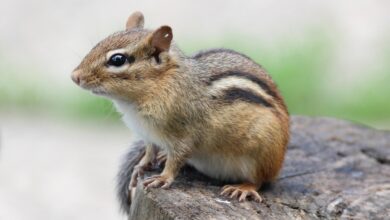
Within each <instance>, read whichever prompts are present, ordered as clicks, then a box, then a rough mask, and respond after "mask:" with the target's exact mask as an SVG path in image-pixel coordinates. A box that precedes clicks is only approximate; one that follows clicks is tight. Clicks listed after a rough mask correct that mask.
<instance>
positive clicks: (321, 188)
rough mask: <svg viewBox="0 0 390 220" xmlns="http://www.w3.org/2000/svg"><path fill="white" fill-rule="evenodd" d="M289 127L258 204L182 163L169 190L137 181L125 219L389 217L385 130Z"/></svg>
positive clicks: (325, 121)
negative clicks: (231, 195)
mask: <svg viewBox="0 0 390 220" xmlns="http://www.w3.org/2000/svg"><path fill="white" fill-rule="evenodd" d="M291 133H292V135H291V140H290V144H289V146H288V151H287V155H286V160H285V164H284V167H283V170H282V172H281V175H280V177H279V178H278V179H277V181H276V182H274V183H272V184H268V185H266V186H264V187H263V188H262V189H261V190H260V193H261V195H262V197H263V199H264V201H263V202H262V203H256V202H253V201H247V202H243V203H239V202H237V201H236V200H230V199H228V198H225V197H222V196H220V195H219V193H220V190H221V186H222V185H223V183H221V182H218V181H216V180H212V179H210V178H207V177H205V176H203V175H202V174H199V173H198V172H196V171H195V170H194V169H192V168H190V167H186V168H184V169H183V170H182V172H181V174H180V175H179V177H178V178H177V179H176V180H175V182H174V184H173V185H172V186H171V188H170V189H167V190H163V189H148V190H147V191H146V190H144V189H143V188H142V186H141V184H138V186H137V189H136V193H135V197H134V199H133V201H132V205H131V208H130V212H129V219H133V220H136V219H386V218H387V219H389V218H390V217H389V215H390V214H389V213H390V132H386V131H378V130H374V129H371V128H368V127H364V126H362V125H356V124H353V123H350V122H346V121H341V120H337V119H331V118H309V117H301V116H295V117H292V126H291ZM140 149H141V150H140ZM138 152H139V154H138V156H137V154H134V158H136V159H135V160H138V159H139V155H141V154H142V148H140V147H138ZM137 158H138V159H137ZM133 164H134V163H133ZM156 173H158V171H157V172H152V173H148V175H151V174H156Z"/></svg>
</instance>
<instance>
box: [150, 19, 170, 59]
mask: <svg viewBox="0 0 390 220" xmlns="http://www.w3.org/2000/svg"><path fill="white" fill-rule="evenodd" d="M172 38H173V35H172V29H171V27H169V26H161V27H160V28H158V29H157V30H155V31H154V32H153V33H152V34H151V37H150V45H151V46H152V47H154V48H155V52H154V55H158V54H160V53H161V52H163V51H169V48H170V47H171V41H172Z"/></svg>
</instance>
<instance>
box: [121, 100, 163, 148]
mask: <svg viewBox="0 0 390 220" xmlns="http://www.w3.org/2000/svg"><path fill="white" fill-rule="evenodd" d="M114 104H115V107H116V108H117V110H118V111H119V112H120V113H122V115H123V116H122V120H123V121H124V123H125V124H126V126H127V127H128V128H130V130H131V131H132V132H134V134H135V135H136V136H138V138H141V139H142V140H143V141H145V142H148V143H154V144H157V145H159V146H160V147H166V146H167V144H166V143H167V142H166V141H164V140H163V139H162V138H161V137H162V136H161V135H159V134H158V131H157V130H156V129H155V128H153V127H152V126H151V125H150V124H149V123H148V122H147V121H146V120H145V119H143V118H142V117H141V116H140V115H139V113H138V111H137V109H136V107H135V106H134V105H133V104H131V103H127V102H121V101H114Z"/></svg>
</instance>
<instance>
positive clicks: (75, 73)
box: [71, 70, 81, 85]
mask: <svg viewBox="0 0 390 220" xmlns="http://www.w3.org/2000/svg"><path fill="white" fill-rule="evenodd" d="M80 74H81V70H75V71H73V72H72V76H71V77H72V80H73V82H75V83H76V84H77V85H80Z"/></svg>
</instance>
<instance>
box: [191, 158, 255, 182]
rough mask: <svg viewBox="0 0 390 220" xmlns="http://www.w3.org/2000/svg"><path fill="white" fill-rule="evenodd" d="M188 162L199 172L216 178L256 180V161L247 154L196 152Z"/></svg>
mask: <svg viewBox="0 0 390 220" xmlns="http://www.w3.org/2000/svg"><path fill="white" fill-rule="evenodd" d="M188 163H189V164H190V165H192V166H193V167H195V169H197V170H198V171H199V172H201V173H203V174H205V175H207V176H210V177H213V178H216V179H220V180H230V181H250V182H255V177H254V175H255V173H256V163H255V161H254V160H253V158H251V157H249V156H247V155H243V156H221V155H217V154H213V155H206V154H195V155H194V156H193V157H191V158H190V159H189V160H188Z"/></svg>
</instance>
